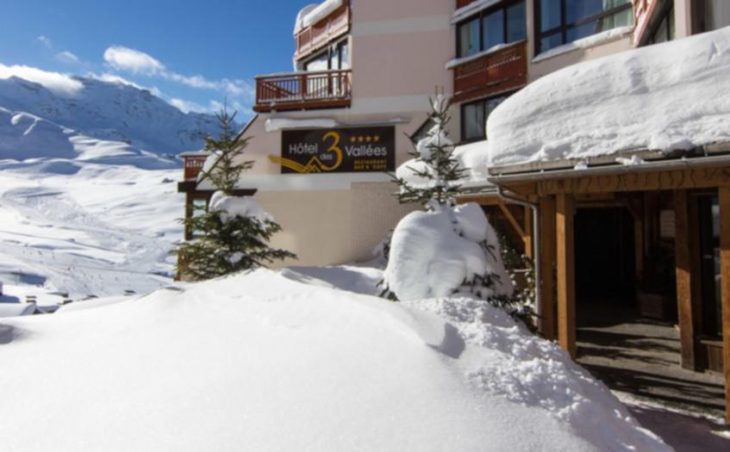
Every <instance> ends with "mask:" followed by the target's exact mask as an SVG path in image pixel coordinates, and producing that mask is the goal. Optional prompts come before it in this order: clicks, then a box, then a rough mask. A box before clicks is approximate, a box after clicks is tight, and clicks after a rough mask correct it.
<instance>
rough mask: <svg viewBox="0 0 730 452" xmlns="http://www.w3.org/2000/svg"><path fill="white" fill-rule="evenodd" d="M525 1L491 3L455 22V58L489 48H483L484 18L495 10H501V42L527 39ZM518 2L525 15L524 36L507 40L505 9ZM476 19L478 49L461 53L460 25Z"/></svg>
mask: <svg viewBox="0 0 730 452" xmlns="http://www.w3.org/2000/svg"><path fill="white" fill-rule="evenodd" d="M527 1H528V0H508V1H504V2H501V3H497V4H496V5H492V6H490V7H489V8H484V9H483V10H481V11H478V12H476V13H474V14H473V15H471V16H469V17H467V18H465V19H462V20H460V21H459V22H457V23H456V57H457V58H468V57H470V56H473V55H476V54H478V53H481V52H484V51H486V50H489V49H485V48H484V19H485V18H486V17H487V16H489V15H491V14H492V13H495V12H497V11H500V10H501V11H502V41H503V42H502V44H512V43H514V42H520V41H524V40H526V39H527V4H526V3H527ZM518 3H523V4H525V17H524V18H523V19H524V27H525V28H524V31H525V37H524V38H523V39H520V40H517V41H512V42H508V40H507V38H508V36H509V30H508V23H509V20H508V15H507V10H508V9H509V8H511V7H513V6H515V5H517V4H518ZM474 20H476V22H477V24H478V27H479V50H477V52H476V53H474V54H472V55H462V54H461V44H462V42H461V27H462V26H463V25H466V24H468V23H470V22H472V21H474Z"/></svg>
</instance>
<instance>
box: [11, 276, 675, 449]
mask: <svg viewBox="0 0 730 452" xmlns="http://www.w3.org/2000/svg"><path fill="white" fill-rule="evenodd" d="M470 303H471V304H470ZM474 303H477V302H473V301H464V300H458V299H454V300H431V301H427V302H419V303H414V304H413V305H412V306H408V305H404V304H396V303H389V302H385V301H383V300H381V299H377V298H373V297H367V296H360V295H355V294H350V293H346V292H343V291H339V290H333V289H329V288H326V287H320V286H317V285H308V284H303V283H300V282H296V281H292V280H290V279H286V278H284V277H282V276H280V275H277V274H275V273H272V272H270V271H257V272H253V273H250V274H248V275H238V276H234V277H230V278H225V279H220V280H216V281H212V282H207V283H203V284H198V285H189V286H181V287H180V288H178V289H177V290H163V291H159V292H156V293H154V294H152V295H150V296H148V297H146V298H144V299H140V300H136V301H130V302H123V303H119V304H115V305H111V306H107V307H103V308H98V309H93V310H87V311H80V312H69V313H67V314H63V315H56V316H44V317H41V318H38V317H33V318H18V319H12V320H3V322H2V324H0V343H4V345H2V346H1V347H2V353H1V354H0V359H1V360H2V368H3V372H1V373H0V386H2V387H3V388H13V390H12V391H6V392H5V393H4V395H3V403H2V404H0V419H2V420H3V422H1V423H0V437H1V438H3V447H5V448H7V449H9V450H23V451H26V452H33V451H46V450H73V451H77V452H83V451H96V450H104V451H110V452H113V451H121V450H175V451H181V452H184V451H200V450H216V451H240V450H262V451H263V450H266V451H291V450H297V451H330V450H331V451H355V450H363V451H365V450H368V451H373V450H377V451H426V452H427V451H445V450H453V451H477V450H479V451H482V450H515V451H519V450H561V451H567V450H642V451H647V450H648V451H652V450H667V448H666V446H664V445H663V444H662V443H661V442H660V441H659V440H658V439H656V438H655V437H654V436H652V435H651V434H650V433H648V432H646V431H644V430H642V429H641V428H640V427H639V426H638V425H637V424H636V422H635V421H634V420H633V419H632V418H631V417H630V415H629V414H628V413H627V411H626V410H625V409H624V408H623V407H622V406H621V405H620V404H619V403H618V402H617V401H616V400H615V399H614V398H613V397H612V396H611V395H610V393H609V392H608V391H607V390H606V389H605V388H604V387H603V386H602V385H600V384H599V383H596V382H595V381H594V380H593V379H592V378H591V377H590V376H589V375H588V373H587V372H585V371H583V370H581V369H580V368H579V367H577V366H575V365H574V364H572V363H571V362H570V360H569V358H568V357H567V356H566V355H565V354H564V353H563V352H561V351H559V350H558V349H557V348H556V347H555V346H554V345H552V344H550V343H547V342H545V341H542V340H539V339H537V338H535V337H533V336H530V335H529V334H528V333H526V332H525V331H524V330H522V329H520V328H518V327H517V326H515V324H514V323H512V322H511V320H510V319H509V318H507V317H506V316H505V315H503V314H501V313H500V312H499V311H497V310H494V309H492V308H491V307H489V306H486V305H481V304H474ZM29 357H32V359H29ZM51 369H52V373H51V372H50V370H51ZM39 426H42V434H39V430H38V429H39Z"/></svg>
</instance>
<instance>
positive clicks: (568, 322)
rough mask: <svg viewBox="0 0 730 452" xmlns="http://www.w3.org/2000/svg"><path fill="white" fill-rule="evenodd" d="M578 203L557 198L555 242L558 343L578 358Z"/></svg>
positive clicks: (562, 195)
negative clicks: (576, 248) (576, 205)
mask: <svg viewBox="0 0 730 452" xmlns="http://www.w3.org/2000/svg"><path fill="white" fill-rule="evenodd" d="M574 215H575V200H574V198H573V196H572V195H568V194H560V195H558V196H557V202H556V207H555V232H556V234H555V238H556V249H557V259H556V262H557V282H558V341H559V342H560V346H561V347H563V348H564V349H565V350H567V351H568V353H570V356H571V357H572V358H575V356H576V343H575V329H576V325H575V230H574Z"/></svg>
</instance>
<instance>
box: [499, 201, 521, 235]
mask: <svg viewBox="0 0 730 452" xmlns="http://www.w3.org/2000/svg"><path fill="white" fill-rule="evenodd" d="M499 209H500V210H501V211H502V213H503V214H504V216H505V218H507V221H509V224H511V225H512V228H514V230H515V232H517V235H518V236H520V237H524V236H525V231H524V229H522V226H520V222H519V221H517V219H516V218H515V216H514V214H512V211H511V210H509V207H508V206H507V204H505V203H504V201H502V200H500V202H499Z"/></svg>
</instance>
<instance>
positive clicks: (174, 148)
mask: <svg viewBox="0 0 730 452" xmlns="http://www.w3.org/2000/svg"><path fill="white" fill-rule="evenodd" d="M45 78H46V79H48V76H46V77H45ZM58 78H60V80H61V82H62V83H61V84H62V87H61V89H59V83H56V84H54V83H49V82H47V80H46V83H43V81H42V80H38V81H41V83H36V82H34V81H29V80H26V79H22V78H18V77H9V78H4V79H0V218H2V220H1V221H0V283H4V284H5V286H6V288H8V287H9V286H18V287H21V289H19V290H23V291H24V293H28V294H32V295H38V296H40V297H42V296H43V294H48V293H49V292H53V291H58V292H63V293H67V294H69V295H70V296H72V297H83V296H87V295H119V294H122V293H124V292H127V291H135V292H138V293H144V292H148V291H150V290H153V289H155V288H158V287H161V286H164V285H165V284H168V283H169V282H170V281H171V279H170V278H171V277H172V275H173V274H174V267H173V266H174V262H175V258H174V255H173V254H171V251H172V250H173V249H174V246H175V242H177V241H178V240H180V239H181V238H182V225H181V224H180V223H179V221H177V220H178V218H179V217H181V216H183V214H184V208H183V199H184V198H183V196H182V195H180V194H178V193H177V192H176V191H177V190H176V184H175V183H174V182H175V181H176V180H177V179H178V178H179V177H180V176H181V174H182V171H181V170H180V166H181V162H180V159H178V158H176V156H175V154H178V153H180V152H183V151H188V150H198V149H200V148H201V147H202V146H203V136H205V135H208V134H212V135H215V134H216V133H217V131H218V130H217V122H216V118H215V117H213V116H210V115H203V114H196V113H183V112H182V111H180V110H178V109H177V108H176V107H174V106H172V105H170V104H168V103H167V102H165V101H164V100H162V99H160V98H159V97H156V96H155V95H153V94H152V93H151V92H150V91H147V90H144V89H141V88H138V87H135V86H131V85H129V84H125V83H119V82H113V81H112V82H107V81H101V80H96V79H91V78H81V77H69V76H65V75H64V76H61V75H58ZM0 301H1V300H0Z"/></svg>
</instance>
